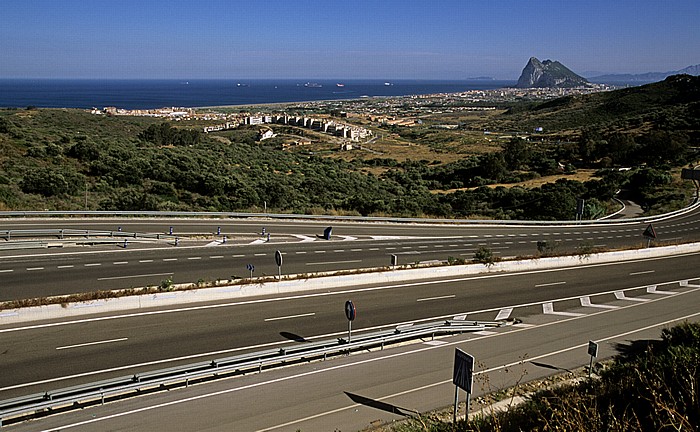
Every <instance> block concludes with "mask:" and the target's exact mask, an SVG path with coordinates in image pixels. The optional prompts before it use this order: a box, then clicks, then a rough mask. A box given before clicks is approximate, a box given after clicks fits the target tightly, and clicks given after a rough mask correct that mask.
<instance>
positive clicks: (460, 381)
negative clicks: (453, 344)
mask: <svg viewBox="0 0 700 432" xmlns="http://www.w3.org/2000/svg"><path fill="white" fill-rule="evenodd" d="M452 382H453V383H454V385H455V409H454V415H453V419H452V420H453V423H455V424H457V407H458V405H459V389H460V388H461V389H462V390H464V391H466V392H467V413H466V415H465V418H466V419H468V418H469V399H470V398H471V394H472V385H473V384H474V356H472V355H471V354H467V353H466V352H464V351H462V350H461V349H459V348H455V364H454V371H453V373H452Z"/></svg>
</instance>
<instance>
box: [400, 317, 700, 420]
mask: <svg viewBox="0 0 700 432" xmlns="http://www.w3.org/2000/svg"><path fill="white" fill-rule="evenodd" d="M638 345H639V344H638ZM620 348H621V351H622V354H620V355H619V356H618V357H616V358H615V360H614V361H613V363H612V365H611V366H610V367H608V368H606V369H605V370H603V371H602V372H601V373H600V379H595V380H591V381H584V382H582V383H581V384H578V385H569V386H563V387H559V388H556V389H550V390H544V391H540V392H538V393H536V394H535V395H533V396H532V397H531V398H530V399H529V400H528V401H527V402H525V403H524V404H522V405H520V406H517V407H514V408H511V409H510V410H509V411H506V412H501V413H496V414H494V415H486V416H484V417H479V418H476V419H473V420H472V421H470V422H468V423H467V422H465V421H462V422H460V423H459V424H458V425H457V428H456V429H454V428H453V425H452V423H446V422H442V421H439V420H435V419H430V418H428V419H421V420H420V421H411V422H409V423H408V424H404V425H402V426H399V427H396V428H394V429H393V430H395V431H396V432H399V431H401V432H412V431H433V432H440V431H454V430H457V431H475V432H491V431H503V432H510V431H514V432H519V431H526V430H527V431H603V430H605V431H611V432H616V431H620V432H622V431H625V432H626V431H661V430H673V431H681V430H684V431H685V430H687V431H692V430H698V429H699V428H700V324H698V323H684V324H681V325H678V326H676V327H673V328H670V329H664V330H663V331H662V333H661V340H660V341H657V342H653V341H652V342H650V343H648V344H647V343H646V342H645V343H643V344H642V346H636V347H635V346H634V345H632V346H621V347H620ZM635 348H636V349H635Z"/></svg>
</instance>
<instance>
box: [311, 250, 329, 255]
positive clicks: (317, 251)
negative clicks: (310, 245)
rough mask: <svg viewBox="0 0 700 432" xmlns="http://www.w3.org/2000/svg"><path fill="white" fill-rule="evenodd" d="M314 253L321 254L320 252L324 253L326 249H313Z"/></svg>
mask: <svg viewBox="0 0 700 432" xmlns="http://www.w3.org/2000/svg"><path fill="white" fill-rule="evenodd" d="M314 253H318V254H322V253H326V251H324V250H318V251H314Z"/></svg>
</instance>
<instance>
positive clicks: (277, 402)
mask: <svg viewBox="0 0 700 432" xmlns="http://www.w3.org/2000/svg"><path fill="white" fill-rule="evenodd" d="M676 259H678V258H673V259H671V260H670V261H666V260H656V261H657V262H656V264H652V263H651V262H647V263H646V264H645V267H646V268H647V270H646V271H650V270H651V269H654V271H655V273H645V274H642V275H639V276H642V277H643V278H644V279H645V281H646V282H645V281H639V282H642V283H643V284H644V283H648V280H649V279H647V278H651V279H654V277H653V276H649V275H656V279H658V280H657V282H658V281H661V280H666V279H668V278H669V277H670V278H672V279H673V278H674V277H675V276H677V275H678V272H679V271H683V270H682V269H683V268H686V267H694V266H695V265H697V257H695V256H693V257H688V258H681V259H680V260H681V261H675V260H676ZM625 266H626V265H623V266H621V267H620V268H619V269H618V270H614V269H612V268H608V269H606V271H605V273H606V274H613V275H614V274H616V273H618V274H619V276H618V277H619V279H620V280H622V279H624V278H623V276H622V273H624V272H627V273H628V274H627V279H628V281H627V283H623V282H621V281H619V280H618V281H614V282H613V281H611V282H609V283H607V284H606V286H605V288H606V289H612V290H616V289H623V288H627V287H629V286H634V285H637V284H636V283H635V282H637V281H636V280H635V279H634V278H633V276H636V275H630V274H629V273H630V272H629V270H632V269H631V268H628V267H625ZM616 268H617V267H616ZM623 270H624V271H623ZM596 272H598V273H602V272H600V269H595V268H594V269H589V270H587V271H584V272H582V273H574V274H571V273H569V272H567V271H563V272H556V274H557V276H556V278H551V279H549V280H550V281H553V280H559V279H562V278H565V279H566V281H567V284H566V285H567V288H569V282H568V281H569V280H570V279H568V278H569V277H575V279H576V280H580V281H581V282H584V281H585V280H586V279H587V278H588V277H591V276H589V274H595V273H596ZM506 278H508V277H506ZM613 278H614V277H613ZM516 279H518V280H519V286H521V287H524V288H523V289H526V288H527V287H529V286H532V285H533V283H535V282H538V280H537V278H535V277H534V276H533V275H527V276H521V277H517V278H516ZM595 281H598V280H597V279H594V280H591V281H589V282H590V283H592V282H595ZM601 283H603V282H601ZM448 285H449V284H448ZM552 286H554V285H550V287H552ZM511 288H512V287H511ZM540 288H542V289H543V290H547V289H550V288H547V287H540ZM470 289H475V288H473V287H471V288H470ZM597 289H603V288H602V287H600V288H590V290H592V291H593V292H595V291H596V290H597ZM658 289H659V290H663V293H656V294H650V293H646V294H645V293H642V292H636V291H635V292H629V293H628V294H629V299H627V300H617V299H614V298H612V299H610V298H607V297H601V298H597V297H594V298H592V300H593V303H594V304H597V305H598V306H599V307H581V306H580V305H579V306H573V305H570V306H568V307H566V306H565V305H559V304H556V303H555V310H557V311H561V312H565V313H566V314H567V315H555V314H547V315H545V314H542V313H535V311H534V310H531V311H530V313H526V314H524V315H523V318H524V321H523V324H521V325H518V326H510V327H504V328H501V329H497V330H495V331H492V332H482V333H480V334H471V335H465V336H457V337H449V338H443V339H438V340H436V341H424V342H421V343H416V344H411V345H404V346H401V347H396V348H390V349H385V350H384V351H374V352H371V353H361V354H356V355H352V356H349V357H344V358H338V359H333V360H329V361H326V362H314V363H310V364H305V365H301V366H296V367H290V368H283V369H277V370H273V371H269V372H264V373H261V374H251V375H248V376H244V377H238V378H233V379H226V380H221V381H217V382H214V383H210V384H206V385H198V386H193V387H190V388H188V389H181V390H176V391H171V392H164V393H160V394H156V395H152V396H148V397H140V398H133V399H129V400H126V401H122V402H118V403H110V404H107V405H105V406H101V407H94V408H89V409H84V410H80V411H73V412H70V413H67V414H62V415H56V416H52V417H48V418H45V419H42V420H39V421H36V422H31V423H25V424H21V425H15V426H9V427H7V430H11V431H28V430H32V431H36V430H61V431H93V430H130V431H137V430H138V431H141V430H143V431H172V430H198V431H231V430H235V431H272V430H274V431H296V430H303V431H329V430H343V431H352V430H359V429H362V428H364V427H367V426H369V425H370V424H376V423H380V422H384V421H391V420H395V419H400V418H403V414H407V413H410V412H412V411H413V410H415V411H426V410H430V409H434V408H438V407H444V406H449V405H450V404H451V402H452V398H453V396H454V387H453V386H452V385H451V374H452V363H453V358H454V349H455V347H459V348H461V349H463V350H465V351H467V352H469V353H471V354H473V355H474V356H475V357H476V360H477V364H476V374H477V377H476V381H475V394H474V396H478V395H479V394H482V393H483V392H485V391H493V390H498V389H500V388H503V387H506V386H509V385H512V384H515V383H516V382H517V381H518V380H520V379H524V380H529V379H533V378H537V377H540V376H545V375H549V374H551V373H553V372H554V371H555V370H561V369H572V368H574V367H576V366H580V365H585V364H587V363H588V356H587V354H586V346H587V342H588V341H589V340H594V341H597V342H599V344H600V356H599V357H601V358H605V357H608V356H610V355H613V354H615V353H617V352H620V351H623V350H625V349H627V348H628V347H629V346H631V345H634V344H636V343H638V342H639V341H644V340H648V339H653V338H657V337H658V336H659V333H660V330H661V328H663V327H666V326H668V325H671V324H673V323H675V322H678V321H682V320H685V319H688V320H692V321H697V320H698V317H699V316H700V312H698V309H697V305H698V302H699V301H700V286H697V285H691V286H687V287H681V286H679V285H678V284H677V283H673V284H669V285H663V286H659V287H658ZM401 291H402V292H403V291H404V289H402V290H401ZM515 295H518V294H515ZM343 298H344V297H343ZM632 298H634V299H637V300H630V299H632ZM496 303H498V302H496ZM501 304H504V303H501ZM508 304H512V303H508ZM600 306H607V308H603V307H600ZM455 307H457V306H455ZM361 308H362V307H361V306H358V309H360V310H362V309H361ZM445 309H447V310H454V309H453V308H452V307H450V306H447V307H446V308H445ZM391 310H393V308H392V309H391ZM260 316H261V317H262V316H263V315H260ZM359 316H362V315H359ZM358 319H359V318H358ZM86 336H87V335H86ZM463 398H464V394H463V393H462V399H463Z"/></svg>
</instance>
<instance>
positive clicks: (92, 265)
mask: <svg viewBox="0 0 700 432" xmlns="http://www.w3.org/2000/svg"><path fill="white" fill-rule="evenodd" d="M101 265H102V264H100V263H90V264H84V266H85V267H97V266H101Z"/></svg>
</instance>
